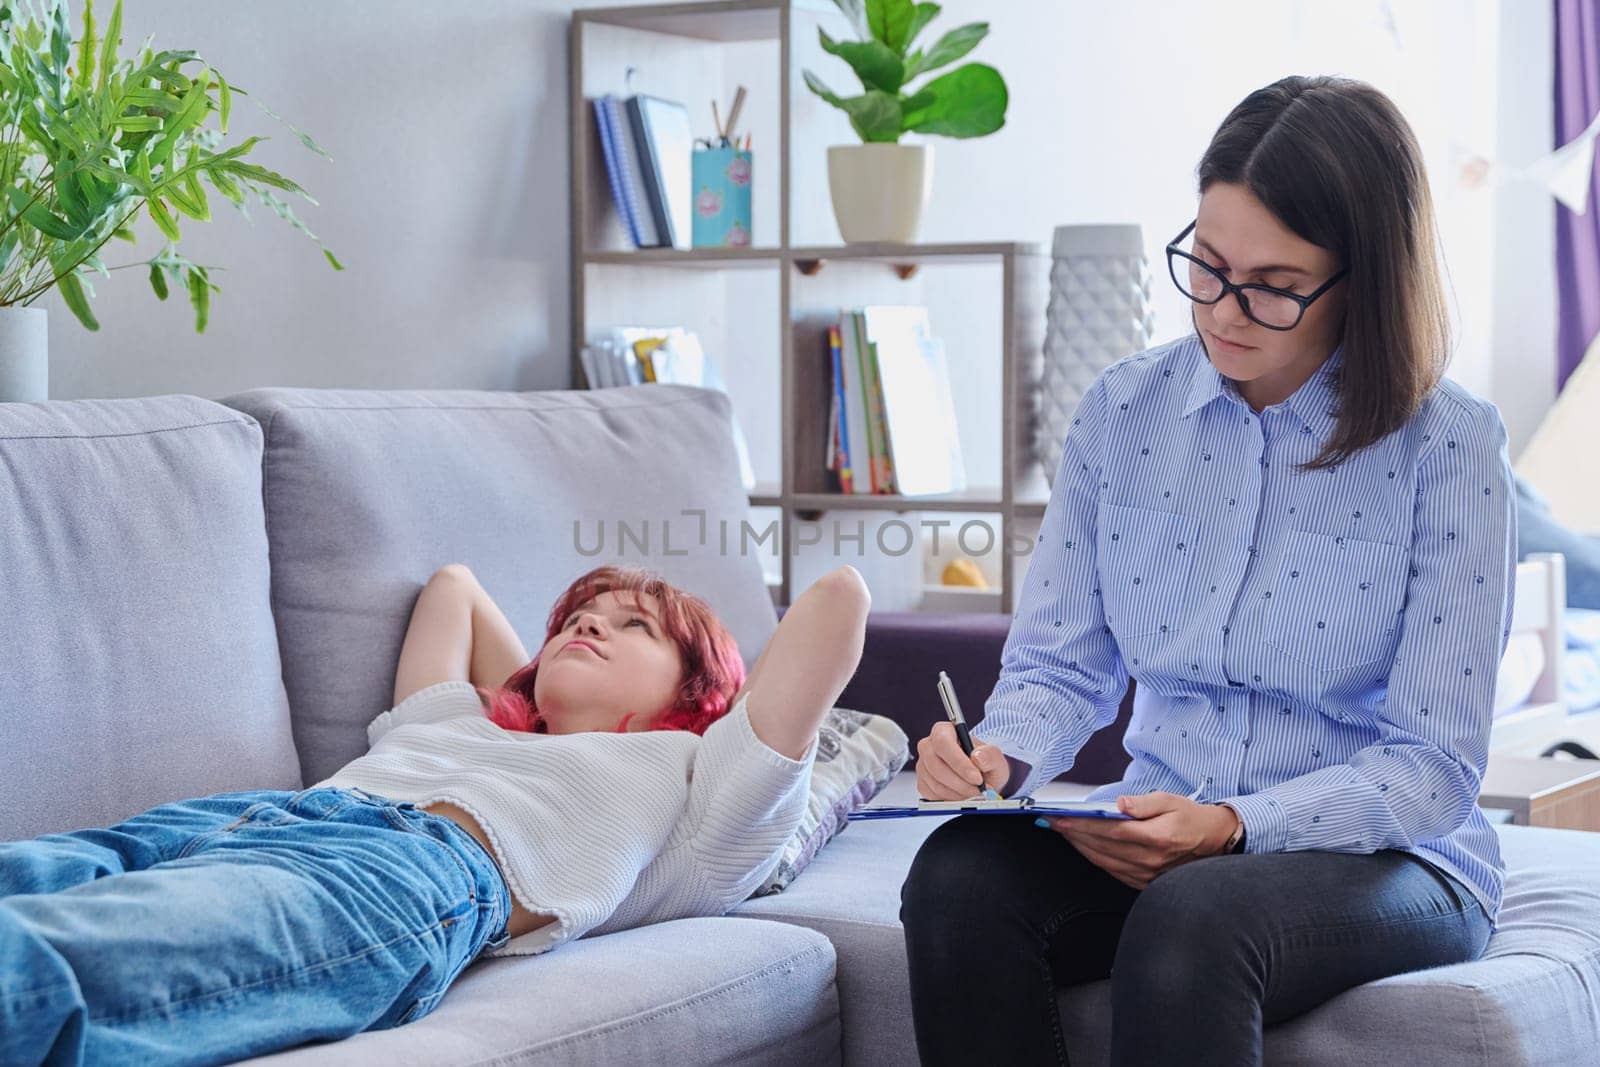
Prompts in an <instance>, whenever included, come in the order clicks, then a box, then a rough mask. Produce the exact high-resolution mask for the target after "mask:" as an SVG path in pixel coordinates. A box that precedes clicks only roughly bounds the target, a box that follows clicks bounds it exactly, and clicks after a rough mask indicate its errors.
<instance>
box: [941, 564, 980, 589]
mask: <svg viewBox="0 0 1600 1067" xmlns="http://www.w3.org/2000/svg"><path fill="white" fill-rule="evenodd" d="M939 582H940V584H941V585H966V586H971V587H972V588H974V589H987V588H989V583H988V582H986V581H984V580H983V572H982V571H980V570H979V569H978V565H977V564H976V563H974V562H972V561H971V560H970V559H953V560H951V561H950V562H949V563H946V564H945V565H944V570H943V571H941V572H940V574H939Z"/></svg>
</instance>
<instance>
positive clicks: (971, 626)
mask: <svg viewBox="0 0 1600 1067" xmlns="http://www.w3.org/2000/svg"><path fill="white" fill-rule="evenodd" d="M1010 627H1011V619H1010V618H1009V617H1008V616H1006V615H1001V614H986V613H972V612H953V613H935V612H881V611H880V612H871V613H869V614H868V615H867V634H866V644H865V647H864V649H863V651H862V654H861V666H860V668H859V669H857V671H856V673H855V677H853V678H851V679H850V684H849V685H847V686H845V689H844V692H843V693H841V694H840V695H839V706H840V707H844V708H855V709H857V710H859V711H868V712H872V713H873V714H876V715H885V716H888V717H889V718H891V719H893V720H894V721H895V722H897V723H899V724H900V728H901V729H903V730H904V731H905V732H906V735H907V736H908V737H910V738H911V759H912V762H911V763H910V764H908V766H912V767H914V766H915V765H916V755H917V750H916V743H917V741H919V740H920V739H922V738H923V737H926V736H927V734H928V731H929V730H931V729H932V728H933V725H934V723H936V722H940V721H942V720H943V719H944V706H943V705H942V704H941V703H940V702H939V694H938V691H937V689H936V688H935V686H936V684H937V683H938V680H939V672H940V671H941V670H942V671H944V672H945V673H946V674H948V675H950V681H951V683H952V684H954V686H955V687H956V695H957V696H958V697H959V698H960V700H961V710H962V712H963V713H964V714H965V715H966V717H967V721H968V722H972V723H976V722H979V721H980V720H981V719H982V718H983V707H984V704H985V703H986V702H987V701H988V699H989V694H991V693H993V692H994V687H995V683H996V682H997V681H999V678H1000V653H1001V650H1002V649H1004V647H1005V643H1006V634H1007V633H1008V632H1009V630H1010ZM1132 713H1133V686H1132V685H1131V684H1130V685H1129V686H1128V691H1127V692H1126V693H1125V694H1123V698H1122V707H1121V708H1120V709H1119V711H1118V713H1117V720H1116V722H1115V723H1113V724H1112V725H1111V726H1110V727H1108V728H1107V729H1104V730H1101V731H1100V732H1099V733H1097V734H1095V735H1094V736H1093V737H1091V738H1090V739H1089V743H1088V744H1086V745H1085V746H1084V748H1083V751H1082V752H1080V753H1079V754H1078V758H1077V760H1076V761H1075V762H1074V764H1073V766H1072V767H1071V768H1070V769H1068V771H1067V772H1066V773H1065V774H1063V775H1062V776H1061V777H1062V779H1063V780H1065V781H1072V782H1079V783H1083V784H1088V785H1102V784H1104V783H1106V782H1115V781H1118V780H1119V779H1121V777H1122V773H1123V770H1124V769H1125V768H1126V767H1127V765H1128V762H1129V761H1128V754H1127V753H1126V752H1125V751H1123V748H1122V735H1123V732H1124V731H1125V730H1126V729H1127V727H1128V720H1129V718H1130V717H1131V716H1132Z"/></svg>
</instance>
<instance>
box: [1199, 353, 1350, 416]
mask: <svg viewBox="0 0 1600 1067" xmlns="http://www.w3.org/2000/svg"><path fill="white" fill-rule="evenodd" d="M1194 348H1195V363H1194V371H1193V373H1192V374H1191V375H1190V377H1189V392H1188V395H1187V396H1186V397H1185V398H1184V402H1183V418H1188V417H1189V416H1190V415H1193V414H1194V413H1195V412H1196V411H1199V410H1200V409H1201V408H1203V407H1205V406H1206V405H1207V404H1209V403H1211V402H1212V401H1213V400H1216V399H1217V398H1218V397H1222V396H1227V397H1232V398H1233V399H1234V400H1236V401H1238V402H1239V403H1241V404H1242V403H1244V402H1245V401H1244V398H1243V397H1241V396H1240V395H1239V391H1238V390H1237V389H1235V388H1234V385H1233V383H1232V382H1230V381H1229V380H1228V379H1227V378H1224V377H1223V376H1222V375H1221V374H1220V373H1218V371H1217V368H1216V367H1214V366H1212V365H1211V360H1210V358H1209V357H1208V356H1207V355H1206V350H1205V345H1204V344H1203V343H1201V341H1200V339H1199V338H1198V337H1196V338H1195V344H1194ZM1343 362H1344V346H1343V345H1342V344H1341V345H1340V346H1339V347H1337V348H1335V349H1334V350H1333V353H1332V354H1331V355H1329V356H1328V358H1327V359H1325V360H1323V361H1322V366H1320V367H1318V368H1317V369H1316V371H1315V372H1314V373H1313V374H1312V375H1311V377H1310V378H1307V379H1306V380H1305V381H1304V382H1303V383H1302V384H1301V386H1300V388H1298V389H1296V390H1295V391H1294V393H1293V394H1292V395H1290V396H1289V398H1288V399H1287V400H1284V401H1283V402H1282V403H1281V404H1279V405H1274V406H1280V407H1283V408H1285V409H1286V410H1288V411H1289V412H1290V413H1291V414H1292V415H1294V417H1295V418H1296V419H1298V420H1299V422H1300V424H1301V426H1303V427H1305V428H1306V429H1309V430H1310V431H1311V432H1312V433H1313V434H1315V435H1316V437H1317V440H1318V441H1321V440H1323V439H1324V438H1325V437H1326V435H1327V432H1328V430H1329V429H1330V428H1331V427H1332V426H1333V424H1334V421H1335V420H1336V418H1337V414H1336V411H1335V406H1336V403H1337V400H1338V379H1337V375H1338V372H1339V368H1340V367H1341V366H1342V365H1343Z"/></svg>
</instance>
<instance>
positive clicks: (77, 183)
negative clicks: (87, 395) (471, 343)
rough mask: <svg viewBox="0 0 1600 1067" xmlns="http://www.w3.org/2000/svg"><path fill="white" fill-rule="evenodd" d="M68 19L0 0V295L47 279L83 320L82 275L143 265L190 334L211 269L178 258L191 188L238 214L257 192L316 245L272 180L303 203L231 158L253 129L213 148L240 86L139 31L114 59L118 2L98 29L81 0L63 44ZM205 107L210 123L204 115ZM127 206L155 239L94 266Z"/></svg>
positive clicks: (272, 175)
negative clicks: (179, 297) (147, 222)
mask: <svg viewBox="0 0 1600 1067" xmlns="http://www.w3.org/2000/svg"><path fill="white" fill-rule="evenodd" d="M68 17H69V16H68V12H67V4H66V2H65V0H32V2H30V0H0V306H6V307H12V306H27V305H29V304H32V303H33V302H34V301H35V300H37V299H38V298H39V297H40V296H41V295H43V294H44V293H46V292H48V291H49V290H50V289H51V288H52V287H54V288H57V289H59V290H60V291H61V296H62V298H63V300H64V301H65V302H66V305H67V307H68V308H69V309H71V311H72V313H73V315H74V316H75V317H76V318H77V319H78V321H79V322H81V323H83V325H84V326H85V327H87V328H88V329H91V330H97V329H99V328H100V324H99V322H98V321H96V319H95V317H94V312H93V311H92V310H91V309H90V306H89V300H90V298H91V297H92V296H93V295H94V289H93V287H92V285H91V284H90V282H89V280H88V278H89V275H92V274H96V273H98V274H100V275H101V276H103V277H109V276H110V272H111V271H112V270H122V269H127V268H131V267H147V268H148V269H149V277H150V287H151V288H152V289H153V290H155V294H156V296H157V297H158V298H160V299H162V300H165V299H167V296H168V292H169V286H168V279H171V280H172V282H173V283H175V284H177V285H180V286H182V287H183V288H185V289H187V291H188V294H189V302H190V303H191V304H192V305H193V307H194V328H195V331H196V332H197V333H199V332H204V331H205V328H206V322H207V319H208V318H209V316H210V308H211V294H212V293H213V292H220V291H221V290H220V287H219V286H218V285H217V284H216V282H215V281H213V280H212V272H213V271H216V270H220V269H221V268H219V267H214V266H202V265H200V264H198V263H194V262H192V261H191V260H189V259H187V258H185V257H184V256H183V255H182V254H180V253H179V251H178V242H179V240H180V239H181V237H182V233H181V230H180V228H179V219H180V217H183V218H188V219H193V220H195V221H197V222H209V221H210V220H211V208H210V201H209V198H208V197H207V194H206V190H205V185H210V187H211V188H212V189H213V190H215V191H216V192H217V193H220V194H221V195H222V196H223V197H224V198H225V199H226V200H228V201H229V202H230V203H232V204H233V205H234V207H236V208H237V209H238V210H239V211H240V212H242V213H243V214H244V215H245V217H246V218H249V210H248V208H247V207H246V203H245V201H246V199H247V198H255V199H257V200H260V201H261V203H263V204H265V205H266V206H267V207H269V208H271V209H272V211H273V212H274V213H275V214H277V215H279V216H280V217H282V218H283V219H284V220H285V221H287V222H288V223H289V224H290V225H292V226H294V227H295V228H296V229H297V230H300V231H301V232H303V233H305V234H306V236H307V237H309V238H311V239H312V240H314V241H317V243H318V244H319V245H322V242H321V241H320V240H319V239H318V238H317V236H316V235H315V234H314V233H312V232H311V231H310V230H309V229H308V228H307V227H306V225H305V223H303V222H301V221H300V219H299V218H297V217H296V216H295V214H294V211H293V210H292V209H291V207H290V205H289V203H288V201H287V200H285V199H284V198H283V197H281V196H279V195H278V193H277V192H274V190H278V191H282V192H285V193H292V194H295V195H297V196H299V197H301V198H303V199H304V200H306V201H307V202H308V203H311V204H315V203H316V200H314V199H312V197H311V196H310V194H308V193H307V192H306V191H305V190H304V189H302V188H301V187H300V186H299V185H297V184H296V183H295V182H293V181H291V180H290V179H288V178H286V177H284V176H283V175H281V174H278V173H276V172H274V171H271V170H268V169H267V168H265V167H262V166H258V165H257V164H254V163H250V162H247V161H246V160H245V158H244V157H245V156H247V155H249V153H250V151H251V149H252V148H254V147H255V145H256V144H258V143H259V142H261V141H263V140H266V138H262V137H249V138H246V139H245V140H243V141H240V142H239V143H238V144H236V145H233V146H232V147H229V148H223V147H222V142H223V139H224V137H225V135H226V134H227V132H228V118H229V114H230V111H231V108H232V103H233V98H234V97H235V96H248V95H249V94H248V93H246V92H245V91H244V90H243V89H241V88H239V87H238V86H237V85H233V84H231V83H230V82H228V81H227V80H226V79H225V78H223V76H222V74H221V72H220V71H218V70H217V69H216V68H214V67H212V66H210V65H209V64H208V63H206V62H205V61H204V60H202V59H201V58H200V56H199V55H198V53H196V52H193V51H175V50H162V51H159V52H158V51H154V50H153V49H152V48H151V42H150V39H149V38H147V39H146V40H145V42H144V46H143V48H142V49H141V50H140V52H139V54H138V56H137V57H136V58H133V59H124V58H121V57H119V56H118V54H117V52H118V49H119V47H120V45H121V36H122V0H116V6H115V7H114V8H113V9H112V12H111V19H110V21H109V22H108V23H107V25H106V27H105V32H104V34H103V35H101V34H100V33H99V32H98V28H97V27H96V25H95V18H94V3H93V0H86V2H85V4H84V9H83V32H82V34H81V36H79V37H78V39H77V40H76V41H74V40H73V38H72V31H71V29H70V28H69V26H68ZM185 68H188V69H187V70H185ZM258 105H259V106H260V107H261V108H262V110H263V111H265V112H266V113H267V114H268V115H270V116H271V117H272V118H273V119H275V120H277V121H278V122H280V123H283V124H284V125H285V126H287V127H288V128H289V129H290V130H291V131H293V132H294V133H295V134H297V135H298V137H299V139H300V141H301V143H303V144H304V145H305V146H306V147H307V148H308V149H310V150H311V151H313V152H315V153H317V154H318V155H320V156H323V157H324V158H331V157H328V154H327V153H326V152H325V151H323V150H322V148H321V147H320V146H319V145H318V144H317V143H316V142H315V141H314V140H312V139H311V137H310V136H309V135H307V134H305V133H303V132H301V131H299V130H296V129H295V128H294V127H293V126H289V124H288V123H286V122H283V119H281V118H279V117H278V116H277V115H276V114H273V112H272V111H271V109H270V108H267V107H266V106H265V105H264V104H259V102H258ZM213 117H214V118H215V120H216V124H215V127H212V126H210V125H208V124H209V123H210V121H211V120H212V119H213ZM202 183H204V184H202ZM141 210H142V211H148V212H149V215H150V218H151V220H152V221H153V222H154V223H155V225H156V228H157V229H158V230H159V231H160V232H161V235H162V236H163V237H164V238H166V243H165V245H164V247H163V248H162V249H161V251H160V252H158V253H157V254H156V255H155V256H152V257H151V258H149V259H146V260H141V261H138V262H135V263H128V264H124V265H122V266H119V267H110V268H108V267H107V266H106V265H105V263H104V262H103V261H102V259H101V250H102V249H103V248H104V247H105V245H106V243H107V242H109V241H110V240H111V239H112V238H113V237H115V238H118V239H120V240H124V241H128V242H130V243H132V242H134V241H135V240H136V239H135V236H134V232H133V228H132V227H133V223H134V221H135V220H136V218H137V216H138V214H139V212H140V211H141ZM322 252H323V255H324V256H325V257H326V258H327V261H328V263H329V264H330V265H331V266H332V267H333V269H334V270H343V269H344V267H343V265H342V264H340V262H339V260H338V259H337V258H336V257H335V256H334V254H333V253H332V252H331V251H329V250H328V249H327V247H326V246H325V245H323V246H322Z"/></svg>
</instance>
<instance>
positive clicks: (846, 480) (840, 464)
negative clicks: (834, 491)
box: [828, 326, 855, 493]
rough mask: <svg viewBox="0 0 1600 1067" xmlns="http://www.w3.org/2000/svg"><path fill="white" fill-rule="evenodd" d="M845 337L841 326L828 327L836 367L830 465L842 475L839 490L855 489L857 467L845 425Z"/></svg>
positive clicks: (829, 354)
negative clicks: (842, 363)
mask: <svg viewBox="0 0 1600 1067" xmlns="http://www.w3.org/2000/svg"><path fill="white" fill-rule="evenodd" d="M843 344H844V342H843V340H842V339H841V338H840V336H839V327H837V326H829V327H828V357H829V361H830V363H831V364H832V367H833V388H832V389H831V390H830V391H829V392H830V397H831V399H830V401H829V405H828V406H829V415H828V469H829V470H831V471H833V472H834V473H835V474H837V475H838V476H839V491H840V492H843V493H853V492H855V485H854V477H853V475H854V472H855V468H854V467H853V466H852V465H851V461H850V431H849V428H848V427H847V426H846V425H845V395H844V372H843V368H842V367H841V365H840V362H841V360H842V358H843V357H842V348H843Z"/></svg>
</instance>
